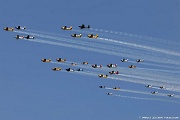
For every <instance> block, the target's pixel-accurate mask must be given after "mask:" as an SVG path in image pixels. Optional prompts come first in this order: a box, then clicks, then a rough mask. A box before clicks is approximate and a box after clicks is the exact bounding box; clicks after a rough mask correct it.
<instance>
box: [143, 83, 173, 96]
mask: <svg viewBox="0 0 180 120" xmlns="http://www.w3.org/2000/svg"><path fill="white" fill-rule="evenodd" d="M145 87H146V88H153V86H152V85H146V86H145ZM159 88H160V89H166V87H164V86H160V87H159ZM151 93H152V94H158V91H153V92H151ZM167 96H168V97H174V94H168V95H167Z"/></svg>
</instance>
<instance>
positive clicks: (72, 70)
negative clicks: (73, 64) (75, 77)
mask: <svg viewBox="0 0 180 120" xmlns="http://www.w3.org/2000/svg"><path fill="white" fill-rule="evenodd" d="M66 71H68V72H74V71H75V70H74V69H71V68H68V69H66Z"/></svg>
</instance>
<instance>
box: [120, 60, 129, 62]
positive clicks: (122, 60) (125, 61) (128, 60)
mask: <svg viewBox="0 0 180 120" xmlns="http://www.w3.org/2000/svg"><path fill="white" fill-rule="evenodd" d="M128 61H129V60H128V59H121V62H128Z"/></svg>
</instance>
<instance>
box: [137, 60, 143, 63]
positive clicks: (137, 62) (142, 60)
mask: <svg viewBox="0 0 180 120" xmlns="http://www.w3.org/2000/svg"><path fill="white" fill-rule="evenodd" d="M136 62H137V63H139V62H144V60H142V59H137V60H136Z"/></svg>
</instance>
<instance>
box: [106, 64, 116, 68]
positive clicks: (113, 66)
mask: <svg viewBox="0 0 180 120" xmlns="http://www.w3.org/2000/svg"><path fill="white" fill-rule="evenodd" d="M107 67H108V68H115V67H117V64H109V65H107Z"/></svg>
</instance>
